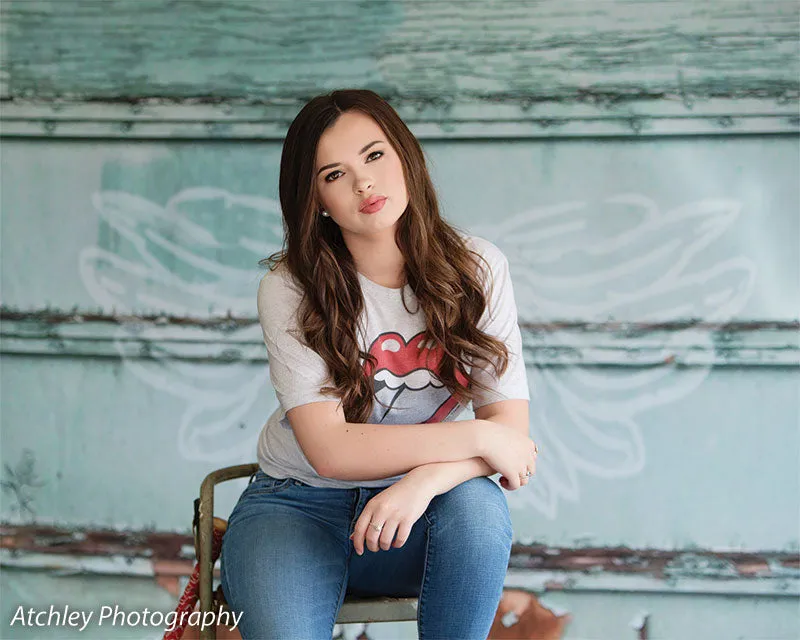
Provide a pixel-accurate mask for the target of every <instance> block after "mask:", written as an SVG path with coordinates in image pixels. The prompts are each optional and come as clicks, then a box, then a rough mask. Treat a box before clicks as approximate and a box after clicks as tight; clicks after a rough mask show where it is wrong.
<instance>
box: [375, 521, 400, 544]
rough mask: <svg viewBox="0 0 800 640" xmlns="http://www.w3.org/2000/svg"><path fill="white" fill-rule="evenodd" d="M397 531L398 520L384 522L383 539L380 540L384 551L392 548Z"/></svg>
mask: <svg viewBox="0 0 800 640" xmlns="http://www.w3.org/2000/svg"><path fill="white" fill-rule="evenodd" d="M396 533H397V522H396V521H395V520H389V521H387V522H385V523H384V525H383V529H381V539H380V541H379V543H380V548H381V549H383V550H384V551H388V550H389V549H391V548H392V540H394V536H395V534H396Z"/></svg>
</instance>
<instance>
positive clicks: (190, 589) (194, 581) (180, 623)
mask: <svg viewBox="0 0 800 640" xmlns="http://www.w3.org/2000/svg"><path fill="white" fill-rule="evenodd" d="M223 533H224V532H223V531H220V530H219V529H217V528H215V529H214V536H213V539H212V541H211V562H212V564H213V563H214V562H216V561H217V558H219V553H220V550H221V549H222V535H223ZM199 588H200V563H199V562H198V563H196V564H195V565H194V571H192V575H191V576H190V577H189V584H187V585H186V589H184V590H183V595H182V596H181V598H180V600H178V606H177V607H176V608H175V612H176V613H177V614H178V615H177V617H176V621H175V622H176V624H175V628H174V629H172V631H165V632H164V640H181V638H182V637H183V632H184V630H185V629H186V626H187V625H188V624H189V614H190V613H191V612H192V611H193V610H194V606H195V604H197V600H198V598H199V597H200V593H199ZM184 614H185V615H184Z"/></svg>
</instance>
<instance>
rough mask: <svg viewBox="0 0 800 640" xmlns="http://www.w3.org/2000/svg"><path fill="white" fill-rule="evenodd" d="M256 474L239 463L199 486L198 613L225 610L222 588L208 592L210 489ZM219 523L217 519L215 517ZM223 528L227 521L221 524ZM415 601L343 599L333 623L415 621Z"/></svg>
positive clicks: (211, 636)
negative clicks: (222, 483) (221, 608)
mask: <svg viewBox="0 0 800 640" xmlns="http://www.w3.org/2000/svg"><path fill="white" fill-rule="evenodd" d="M256 471H258V464H256V463H252V464H240V465H236V466H233V467H224V468H222V469H217V470H216V471H212V472H211V473H209V474H208V475H207V476H206V477H205V479H204V480H203V483H202V484H201V485H200V498H199V499H197V500H195V503H194V508H195V518H194V523H193V526H192V529H193V531H194V547H195V554H196V555H197V561H198V564H199V565H200V582H199V589H198V590H199V596H200V612H201V614H205V612H207V611H218V610H219V607H220V606H221V607H224V608H227V603H225V598H224V596H223V593H222V587H221V586H220V587H219V588H217V590H216V592H212V586H213V575H214V573H213V572H214V560H213V552H212V541H213V535H214V520H215V518H214V487H215V486H216V485H217V484H219V483H220V482H226V481H227V480H233V479H235V478H244V477H247V476H251V475H253V474H254V473H256ZM216 520H217V522H218V523H219V522H220V518H216ZM225 525H227V522H225ZM418 604H419V602H418V599H417V598H356V597H352V596H351V597H347V598H345V601H344V603H343V604H342V608H341V609H340V610H339V615H338V616H337V618H336V623H337V624H348V623H353V622H361V623H364V622H407V621H410V620H416V619H417V605H418ZM216 637H217V632H216V626H215V625H212V626H211V627H207V628H206V629H203V630H202V631H201V632H200V638H201V639H202V640H216Z"/></svg>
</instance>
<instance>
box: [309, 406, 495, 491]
mask: <svg viewBox="0 0 800 640" xmlns="http://www.w3.org/2000/svg"><path fill="white" fill-rule="evenodd" d="M492 427H494V425H493V424H492V423H490V422H488V421H486V420H477V419H476V420H456V421H452V422H434V423H424V424H409V425H382V424H368V423H350V422H348V423H345V424H344V425H342V426H341V428H340V429H337V430H336V432H334V433H332V435H331V436H330V437H329V438H328V440H327V442H326V443H324V445H323V446H322V448H321V449H320V451H319V452H318V453H319V455H317V456H316V459H317V460H318V461H319V460H325V459H327V460H326V461H325V462H323V463H320V469H321V471H320V469H318V472H319V473H320V475H324V476H326V477H329V478H335V479H337V480H374V479H376V478H389V477H391V476H395V475H400V474H403V473H408V472H410V471H411V470H412V469H416V468H417V467H419V466H422V465H426V464H432V463H446V462H465V461H467V460H470V459H471V458H473V457H474V456H476V455H480V453H481V452H482V443H483V440H484V438H485V435H484V434H485V433H488V432H489V431H490V430H491V428H492ZM306 455H308V454H306Z"/></svg>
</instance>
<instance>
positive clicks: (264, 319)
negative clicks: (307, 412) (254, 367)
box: [257, 271, 339, 411]
mask: <svg viewBox="0 0 800 640" xmlns="http://www.w3.org/2000/svg"><path fill="white" fill-rule="evenodd" d="M284 277H285V276H282V275H281V274H278V273H277V272H275V271H272V272H270V273H267V274H266V275H265V276H264V277H263V278H262V280H261V283H260V284H259V287H258V297H257V299H258V320H259V323H260V324H261V331H262V334H263V336H264V343H265V344H266V346H267V353H268V355H269V375H270V380H271V381H272V386H273V387H274V388H275V394H276V396H277V398H278V402H280V404H281V407H282V408H283V410H284V411H289V410H290V409H293V408H294V407H297V406H300V405H302V404H307V403H309V402H320V401H324V400H338V399H339V398H338V397H336V396H335V395H333V394H331V395H326V394H323V393H321V392H320V389H321V388H322V387H324V386H328V385H331V386H332V384H331V382H330V381H329V380H328V366H327V365H326V364H325V361H324V360H323V359H322V357H321V356H320V355H319V354H318V353H317V352H316V351H314V350H313V349H311V348H310V347H308V346H307V345H306V344H304V343H303V342H301V340H300V339H299V336H300V335H301V334H300V333H299V331H298V326H297V308H298V305H299V302H300V299H301V297H302V296H301V295H300V294H299V293H298V292H297V291H296V290H295V289H294V288H292V287H290V286H288V285H287V284H286V282H285V280H284Z"/></svg>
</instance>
